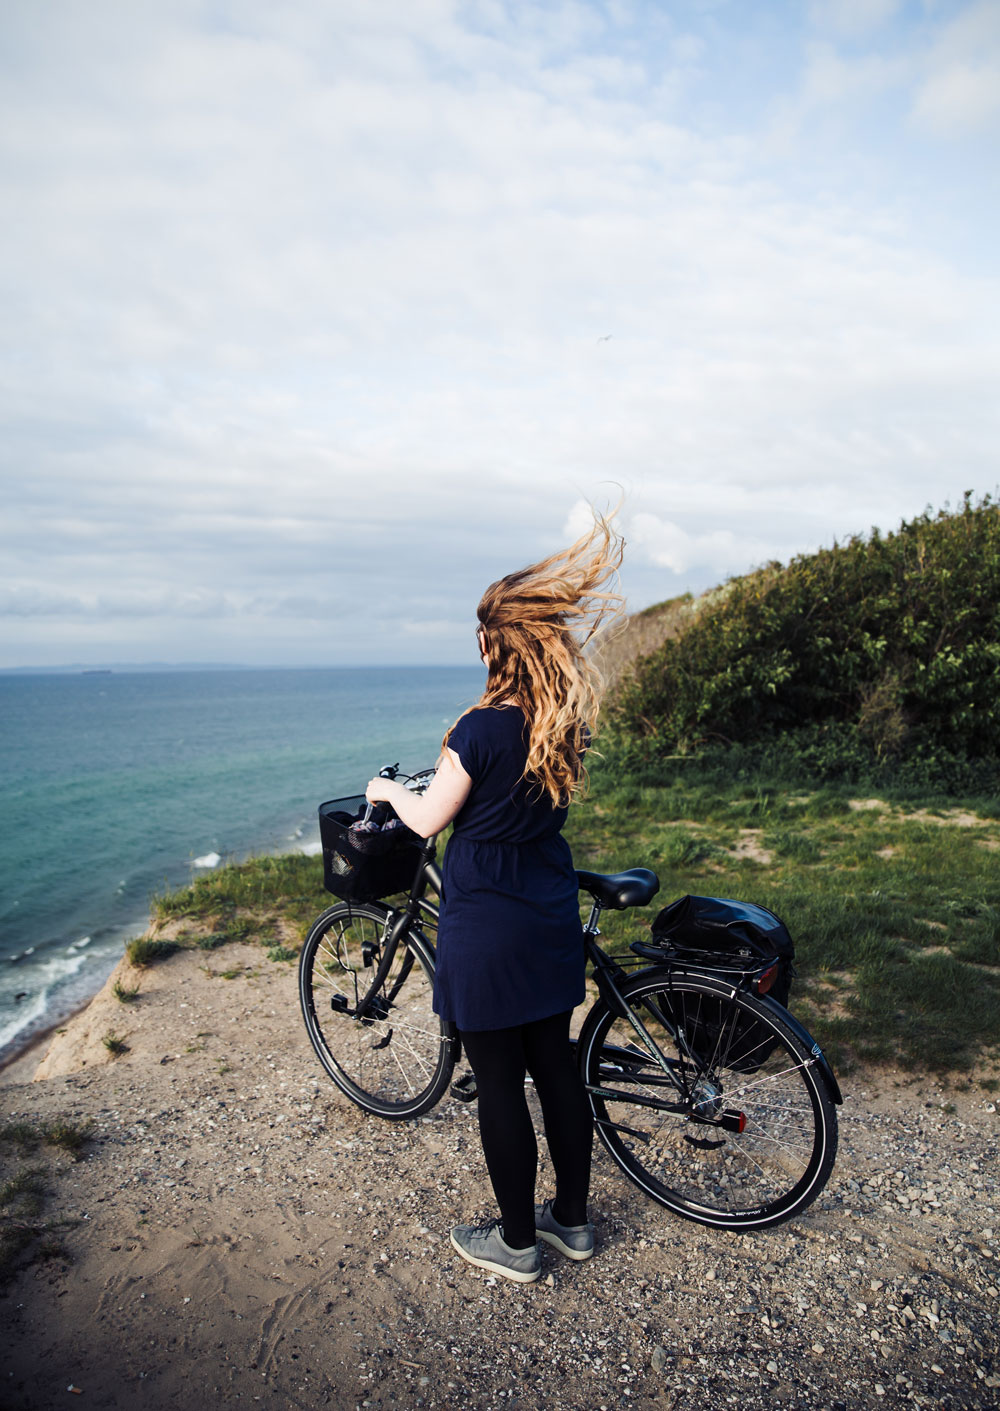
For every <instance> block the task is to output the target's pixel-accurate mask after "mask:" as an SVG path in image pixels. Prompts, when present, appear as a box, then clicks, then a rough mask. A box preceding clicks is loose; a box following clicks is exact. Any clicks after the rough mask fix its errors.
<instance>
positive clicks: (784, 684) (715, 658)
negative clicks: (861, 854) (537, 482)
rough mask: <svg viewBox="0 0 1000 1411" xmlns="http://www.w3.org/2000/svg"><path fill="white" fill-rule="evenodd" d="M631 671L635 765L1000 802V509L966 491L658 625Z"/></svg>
mask: <svg viewBox="0 0 1000 1411" xmlns="http://www.w3.org/2000/svg"><path fill="white" fill-rule="evenodd" d="M641 622H642V623H643V624H645V625H644V639H643V640H645V642H646V644H647V646H648V643H649V641H650V640H653V639H654V638H655V635H657V634H654V633H653V630H652V626H651V624H655V623H657V622H659V635H661V640H660V643H659V645H658V646H656V647H654V648H653V649H652V650H644V649H643V647H642V646H640V648H639V654H638V655H637V656H636V657H635V658H634V659H633V661H632V664H631V666H623V665H622V664H621V663H620V662H618V663H616V664H615V671H616V675H617V678H618V679H617V685H616V689H615V691H614V693H613V695H612V698H611V701H610V708H609V716H610V720H611V725H612V730H611V738H612V739H613V741H614V746H615V756H616V759H617V762H618V766H619V768H624V769H626V770H630V771H635V770H638V771H640V772H642V771H649V770H650V769H653V770H655V769H656V767H657V765H658V764H661V763H663V762H664V761H668V762H669V761H670V760H671V759H672V757H676V756H681V757H691V756H697V757H698V758H699V760H700V761H701V762H702V764H704V765H709V766H710V765H712V764H715V765H722V766H724V767H727V768H728V771H729V773H730V775H732V774H734V773H736V774H739V773H743V774H747V773H748V772H754V771H758V772H759V771H761V770H763V771H766V772H768V773H770V774H772V775H775V776H781V777H784V778H786V779H792V780H794V779H801V778H803V777H807V778H810V779H813V780H841V781H844V782H850V783H853V784H855V785H857V784H859V783H865V782H867V783H871V784H891V785H892V786H893V787H894V788H896V789H900V788H906V787H912V788H914V789H916V790H918V791H919V790H926V789H927V788H936V789H939V790H944V791H949V792H955V793H968V792H983V791H984V790H987V789H990V790H992V791H994V792H995V793H998V794H1000V630H998V629H1000V507H998V505H997V504H995V503H994V502H993V500H992V499H991V498H990V497H989V496H987V497H985V498H984V499H983V500H981V501H979V502H978V503H974V502H973V500H972V497H971V495H966V497H965V499H964V500H963V502H962V505H961V507H960V508H959V509H958V510H956V511H949V510H947V509H945V510H942V511H940V512H939V513H937V514H932V513H931V512H929V511H928V512H926V513H925V514H923V515H920V516H919V517H917V518H916V519H914V520H911V521H909V522H904V523H903V524H901V525H900V527H899V529H898V530H897V531H895V532H893V533H889V534H884V535H883V534H880V533H879V532H878V531H877V530H873V531H872V532H871V534H870V535H869V536H868V537H867V538H866V537H863V536H858V537H855V538H852V539H850V540H849V541H848V542H846V543H844V544H835V545H834V546H833V547H832V548H830V549H824V550H821V551H820V552H818V553H814V554H807V555H801V556H800V557H798V558H795V559H793V560H792V561H791V563H789V564H788V565H787V566H784V567H782V565H780V564H768V565H766V566H764V567H763V568H759V569H757V570H755V571H754V572H752V573H748V574H746V575H744V576H742V577H739V578H734V579H731V580H730V581H729V582H728V583H726V584H725V585H723V586H722V587H721V588H718V589H715V590H713V591H712V592H711V593H708V594H705V595H704V596H703V597H702V598H699V599H690V598H684V599H678V600H674V601H673V602H672V603H665V604H662V605H660V607H659V608H655V609H649V610H647V612H646V613H645V614H642V615H641Z"/></svg>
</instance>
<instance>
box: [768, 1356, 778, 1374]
mask: <svg viewBox="0 0 1000 1411" xmlns="http://www.w3.org/2000/svg"><path fill="white" fill-rule="evenodd" d="M767 1370H768V1371H769V1372H772V1373H773V1372H776V1371H777V1370H778V1364H777V1362H775V1360H774V1358H773V1357H772V1358H771V1360H770V1362H769V1363H768V1364H767Z"/></svg>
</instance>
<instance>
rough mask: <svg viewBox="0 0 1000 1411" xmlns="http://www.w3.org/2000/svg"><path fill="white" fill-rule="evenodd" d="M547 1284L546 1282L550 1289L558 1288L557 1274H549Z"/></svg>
mask: <svg viewBox="0 0 1000 1411" xmlns="http://www.w3.org/2000/svg"><path fill="white" fill-rule="evenodd" d="M545 1282H546V1284H547V1285H548V1287H549V1288H550V1289H554V1288H555V1286H556V1276H555V1274H549V1275H547V1277H546V1279H545Z"/></svg>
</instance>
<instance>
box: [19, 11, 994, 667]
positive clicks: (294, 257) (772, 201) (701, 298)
mask: <svg viewBox="0 0 1000 1411" xmlns="http://www.w3.org/2000/svg"><path fill="white" fill-rule="evenodd" d="M981 10H982V7H971V8H970V9H968V10H967V11H963V12H962V16H964V22H963V23H959V22H958V21H955V23H954V24H952V21H951V19H948V20H944V19H941V20H937V21H933V20H928V21H927V22H926V24H925V25H924V27H922V28H921V27H915V28H913V29H905V21H906V13H905V12H904V11H903V10H901V9H899V8H898V7H897V8H896V10H895V12H892V8H891V7H889V6H878V5H873V6H867V7H859V6H844V5H842V6H838V7H834V8H832V9H831V8H830V7H826V8H825V9H824V15H825V18H823V17H822V16H821V17H819V18H818V19H816V21H815V25H814V26H812V27H810V25H809V24H807V23H805V22H803V25H802V28H801V29H799V30H796V31H795V34H794V44H792V45H791V48H790V49H789V51H788V53H787V54H786V55H785V59H786V60H787V62H786V66H785V67H784V68H779V69H774V68H772V67H768V66H769V65H773V64H775V63H777V59H776V58H775V56H774V49H773V46H771V45H769V44H767V43H765V42H764V40H766V39H769V38H770V32H769V31H768V32H767V33H765V31H764V29H761V30H760V31H758V30H757V29H756V28H755V26H756V25H761V26H763V25H764V20H763V19H762V18H760V16H759V15H757V16H756V18H755V15H756V7H746V8H744V7H739V9H738V10H737V9H734V8H733V7H726V6H724V5H723V6H699V7H693V8H692V9H691V10H690V12H689V13H688V12H686V13H685V22H684V24H683V25H680V24H679V23H677V22H676V18H675V17H673V16H671V15H666V14H660V13H659V12H657V14H655V15H651V14H650V13H649V12H648V10H647V9H646V8H645V7H638V6H630V5H619V6H617V7H616V8H615V9H614V10H613V11H612V10H609V9H605V8H604V7H600V6H597V5H593V4H587V3H582V0H578V2H577V3H572V2H570V3H566V4H561V5H560V6H557V7H553V6H548V5H541V4H538V5H536V4H528V5H525V6H518V7H508V6H501V5H492V4H487V3H485V0H484V2H483V3H475V4H470V5H458V4H451V3H447V2H446V0H414V3H413V4H412V5H407V6H399V5H397V4H391V3H389V0H372V3H371V4H368V5H365V6H362V7H358V6H354V5H348V4H346V3H339V0H324V3H318V0H317V3H311V0H295V3H293V4H291V5H289V6H285V7H281V12H280V14H279V13H278V12H277V11H276V10H274V8H273V7H271V6H268V5H264V4H263V3H249V2H248V3H246V4H243V5H241V6H240V7H238V10H233V11H230V12H227V13H228V20H226V21H225V22H224V21H223V18H222V12H220V11H219V10H218V9H217V7H212V6H209V5H208V4H203V3H199V0H184V3H180V0H177V3H170V4H166V5H163V6H155V7H143V6H136V7H126V8H125V9H124V10H123V9H122V7H120V6H118V5H116V4H111V3H102V0H95V3H94V4H93V5H90V6H88V7H87V10H86V12H83V11H81V10H80V9H79V7H77V6H75V5H72V4H62V3H55V2H54V3H51V4H46V5H43V6H39V7H15V9H14V10H12V11H11V14H10V16H7V17H5V29H6V39H7V53H8V56H9V57H8V59H7V61H6V64H5V66H4V67H3V68H2V69H0V106H2V108H3V111H4V113H5V115H6V117H7V119H8V120H7V121H5V122H4V123H3V124H2V125H0V186H2V189H3V190H4V194H5V197H6V201H5V204H6V206H7V208H8V209H9V210H11V211H14V212H15V213H16V218H14V219H11V220H9V221H8V222H6V223H5V224H4V226H3V228H2V229H0V297H2V299H3V301H4V307H5V311H6V316H5V319H4V322H3V326H2V327H0V423H2V424H3V427H4V430H3V432H2V433H0V465H2V473H3V475H4V478H5V484H6V486H7V493H6V495H5V514H4V521H3V524H2V525H0V553H2V556H3V561H4V564H5V577H6V579H7V582H8V584H9V586H10V594H9V595H8V596H7V597H6V598H5V599H0V663H2V662H3V661H6V662H8V663H13V662H15V661H20V660H24V659H25V657H24V655H23V654H24V652H25V651H26V650H28V649H29V648H30V650H31V651H32V652H34V653H37V654H42V653H47V654H49V659H52V657H51V654H52V653H59V654H60V655H61V656H62V657H63V658H72V659H76V658H77V653H76V652H75V651H74V650H73V647H74V644H75V643H77V642H78V641H80V640H81V638H80V635H79V634H80V633H82V632H83V631H84V630H86V632H87V633H90V634H91V635H90V636H88V637H87V638H86V644H87V646H88V648H89V649H93V650H97V645H95V644H96V643H97V642H98V638H99V634H100V633H101V632H104V633H105V634H106V640H108V641H112V642H114V643H115V644H117V645H119V646H121V647H123V648H124V646H125V645H126V643H127V634H128V632H129V631H132V633H133V637H132V642H133V647H134V650H135V651H136V652H139V653H141V655H142V657H143V658H144V659H148V658H149V657H150V656H151V655H166V654H168V653H169V652H172V651H175V650H176V651H179V652H180V655H181V656H182V657H183V659H186V660H191V659H193V658H195V657H197V655H198V654H199V653H200V654H203V655H205V656H208V657H211V658H213V659H218V657H219V655H220V653H221V654H222V655H223V656H224V655H225V654H226V653H240V654H241V655H242V654H244V653H246V652H251V653H253V656H254V659H259V660H275V661H278V660H282V661H285V660H310V659H321V660H337V659H343V656H344V654H350V655H351V656H352V659H364V657H365V656H366V655H367V654H369V653H370V654H373V655H377V656H379V658H380V659H388V660H393V659H397V658H398V659H407V660H412V659H421V657H431V658H434V657H435V654H437V657H439V658H440V659H442V660H445V659H458V658H459V657H460V656H461V655H462V653H464V652H465V651H466V648H467V643H466V640H465V635H464V634H466V633H467V629H468V622H469V621H470V617H471V614H472V612H473V610H474V606H475V603H476V601H478V597H479V594H480V593H481V591H482V588H483V587H484V586H485V584H486V583H487V582H489V581H491V580H492V579H494V578H496V577H498V576H499V575H500V574H501V573H503V572H505V571H508V570H509V569H510V568H512V567H515V566H518V565H519V564H523V563H526V562H529V561H531V560H532V559H536V558H538V557H541V556H542V555H544V554H545V553H548V552H551V551H552V550H554V549H555V548H558V547H559V546H560V544H561V543H562V542H563V539H564V536H565V534H566V533H569V532H570V531H571V528H572V532H579V529H577V528H576V526H580V525H583V520H582V519H581V514H582V513H583V511H581V510H580V509H579V508H574V507H575V506H578V504H579V503H580V502H582V501H583V500H585V499H586V498H590V499H593V500H594V501H595V502H596V503H598V504H602V503H604V502H606V501H607V500H609V499H610V500H612V501H613V500H614V499H615V498H617V492H616V491H615V490H614V489H613V486H614V484H615V483H620V484H622V485H624V486H625V488H626V491H627V500H626V508H625V511H624V512H623V520H624V522H625V525H626V530H627V532H628V533H629V535H630V537H631V540H632V543H633V549H632V551H631V553H630V557H629V559H628V560H627V561H626V566H625V570H624V579H623V582H624V586H625V589H626V591H627V592H628V593H629V595H630V600H631V602H632V605H633V606H636V607H638V606H642V605H643V604H644V603H646V602H649V601H651V600H655V599H656V598H662V597H666V596H669V595H671V594H673V593H674V592H677V591H681V590H682V589H683V588H684V587H687V586H693V587H695V588H697V587H702V586H708V585H709V583H710V582H711V581H713V575H715V576H718V575H720V574H726V573H731V572H738V571H740V570H741V567H749V566H750V564H751V563H753V562H757V561H761V560H764V559H767V558H771V557H786V556H788V555H789V554H791V553H794V552H796V551H797V550H799V549H801V548H806V547H809V546H812V545H815V544H817V543H820V542H828V541H829V539H830V538H832V536H833V535H835V534H844V533H849V532H851V531H852V530H856V529H864V528H866V527H867V526H868V525H869V524H872V523H879V522H881V523H883V524H886V523H889V524H891V523H893V522H895V521H896V520H898V518H899V516H900V515H901V514H904V513H913V512H915V511H917V510H919V509H921V508H922V507H923V505H924V504H925V503H927V502H928V501H932V502H936V503H940V501H941V500H943V499H944V498H946V497H947V496H951V497H952V498H957V497H958V496H960V494H961V492H962V490H963V489H964V488H966V486H967V485H974V486H979V487H983V488H989V487H990V486H991V485H992V480H993V478H995V468H994V467H995V460H994V454H995V452H994V447H995V444H996V440H997V433H998V431H1000V426H998V414H997V410H996V406H995V397H994V396H993V388H994V387H995V383H996V378H997V374H998V372H1000V338H998V334H997V327H998V322H997V319H996V311H997V303H998V283H997V277H996V267H995V260H993V259H989V260H984V262H982V263H981V264H980V265H979V266H977V267H975V268H970V267H969V265H968V262H967V261H966V260H965V259H964V258H960V253H956V252H955V251H954V250H952V249H950V248H948V247H946V246H935V244H934V242H933V241H932V240H931V239H930V238H929V237H927V235H926V232H925V230H924V228H923V227H921V228H915V227H914V225H913V223H912V222H911V221H909V220H908V218H907V211H906V208H905V205H904V204H901V203H900V202H899V201H898V200H897V199H895V197H894V193H895V192H897V190H898V189H899V188H898V186H897V185H896V184H895V182H896V180H897V173H898V170H899V167H900V164H902V165H903V166H904V167H905V168H906V170H907V171H908V172H909V173H910V176H911V177H912V178H913V179H914V180H916V179H917V178H918V177H919V176H920V175H921V173H922V168H921V166H920V162H921V160H922V153H923V148H924V145H925V144H924V143H923V141H922V140H920V141H917V142H916V143H915V145H907V144H910V143H913V141H914V139H913V138H912V134H911V133H910V132H909V130H908V128H907V126H906V122H905V120H904V118H903V117H902V116H900V118H899V120H898V125H897V128H896V129H895V130H894V132H893V142H894V143H895V146H894V148H893V151H892V152H891V154H890V155H886V154H885V153H884V152H880V151H879V150H878V141H877V139H878V140H884V134H883V130H882V126H881V125H880V124H877V123H875V122H874V121H872V122H870V123H869V125H868V126H867V127H865V129H864V131H863V132H861V131H860V129H859V128H858V127H857V126H856V124H857V123H858V122H859V121H860V119H858V117H857V113H858V112H871V111H873V109H872V108H871V105H877V104H879V103H885V102H888V101H889V100H890V99H892V100H893V101H896V102H897V103H898V102H901V101H902V99H901V98H900V95H905V94H909V93H911V92H912V93H917V91H918V90H917V85H918V84H919V83H923V84H924V89H923V90H921V92H922V94H923V97H921V98H920V99H919V101H918V99H916V98H915V99H914V102H916V103H917V109H915V111H918V112H922V111H923V110H921V109H920V108H919V102H924V103H925V104H929V105H930V106H929V107H928V108H927V113H928V114H929V115H930V116H926V117H921V118H920V121H925V120H926V121H928V122H931V121H934V122H937V123H938V126H939V127H940V130H941V131H944V130H946V129H948V122H947V121H946V119H945V118H944V117H943V116H941V114H943V112H944V107H943V106H942V105H943V104H944V100H943V99H935V98H934V89H933V86H932V85H933V83H934V82H935V81H938V82H940V83H943V82H944V80H945V78H946V76H947V74H948V73H949V72H951V67H950V66H955V65H961V64H969V63H973V62H977V63H978V62H980V60H981V61H982V62H983V63H984V64H985V63H986V58H985V57H983V56H985V55H986V54H987V52H992V51H988V50H987V48H986V47H984V43H983V42H982V39H983V36H984V35H987V32H990V33H991V32H992V31H990V30H989V25H988V23H987V19H985V18H983V16H982V14H981ZM817 13H818V12H817ZM949 15H951V12H950V11H949ZM723 16H725V18H726V26H725V27H723V26H722V24H721V19H722V17H723ZM960 18H961V17H960ZM977 26H978V28H977ZM901 27H902V28H901ZM904 30H905V32H904ZM977 35H978V36H979V52H980V57H979V58H976V51H975V44H976V43H977V40H976V36H977ZM845 36H846V38H845ZM848 39H849V40H850V44H848V43H847V40H848ZM789 43H790V44H791V41H789ZM793 51H794V62H793V59H792V53H793ZM754 55H758V56H761V57H759V58H758V59H757V60H755V62H757V63H758V64H759V65H763V66H764V67H759V68H757V69H755V68H754V66H753V63H750V62H749V61H747V62H746V63H745V64H743V66H742V67H740V64H739V62H738V61H740V60H742V59H746V57H747V56H751V57H752V56H754ZM735 68H739V74H738V77H734V72H733V71H734V69H735ZM928 95H929V96H928ZM955 101H956V102H957V100H955ZM935 103H937V105H938V106H937V108H935V106H934V105H935ZM782 105H784V107H782ZM779 109H780V110H781V111H783V112H784V114H785V116H786V121H785V124H784V127H783V128H782V131H781V133H780V140H779V136H776V132H777V126H778V124H777V123H776V120H775V116H774V115H775V112H776V111H778V110H779ZM956 111H957V108H956ZM935 112H937V113H938V117H937V118H934V116H933V114H934V113H935ZM881 116H882V115H881V113H880V117H881ZM827 121H829V122H830V123H831V124H832V126H831V128H830V129H829V130H830V131H831V132H832V131H835V133H836V136H837V139H838V141H837V142H836V143H835V142H833V141H832V140H830V141H829V142H828V144H827V145H826V146H823V144H822V143H820V142H818V141H817V138H816V135H817V132H818V131H820V129H821V128H822V124H823V123H825V122H827ZM963 121H964V119H963ZM852 124H855V126H852ZM948 130H949V131H952V132H953V133H954V134H955V137H954V140H955V141H956V142H958V143H959V144H961V141H962V136H961V130H960V124H953V125H952V127H951V128H950V129H948ZM845 135H846V138H847V139H848V140H847V141H846V143H845V141H843V140H841V139H843V138H845ZM852 144H853V145H852ZM842 149H843V150H844V155H843V156H841V150H842ZM859 153H861V154H863V155H859ZM862 162H863V163H869V164H871V165H870V168H869V169H866V170H867V176H866V179H865V181H861V180H859V177H858V172H859V170H860V167H859V163H862ZM956 171H960V164H956ZM969 190H970V192H972V191H973V190H974V192H975V196H976V198H977V199H978V198H979V194H980V193H979V190H978V187H976V186H975V183H970V187H969ZM873 191H874V192H875V195H873V194H872V192H873ZM971 200H972V197H971V196H970V209H971ZM956 210H958V211H960V210H961V208H960V207H956ZM608 334H611V335H612V337H611V338H610V339H607V335H608ZM599 340H605V341H599ZM741 556H742V557H741ZM4 604H6V609H4ZM4 612H6V616H4ZM4 623H6V627H5V626H4ZM419 623H424V624H425V625H424V626H423V627H422V628H418V626H417V624H419ZM32 625H34V629H35V630H36V637H35V639H34V640H32V639H31V637H30V632H31V630H32ZM60 633H61V634H62V635H61V637H60V636H59V634H60ZM102 640H104V639H102ZM151 643H153V644H154V645H153V646H151ZM317 654H318V655H317ZM33 659H34V658H33Z"/></svg>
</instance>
